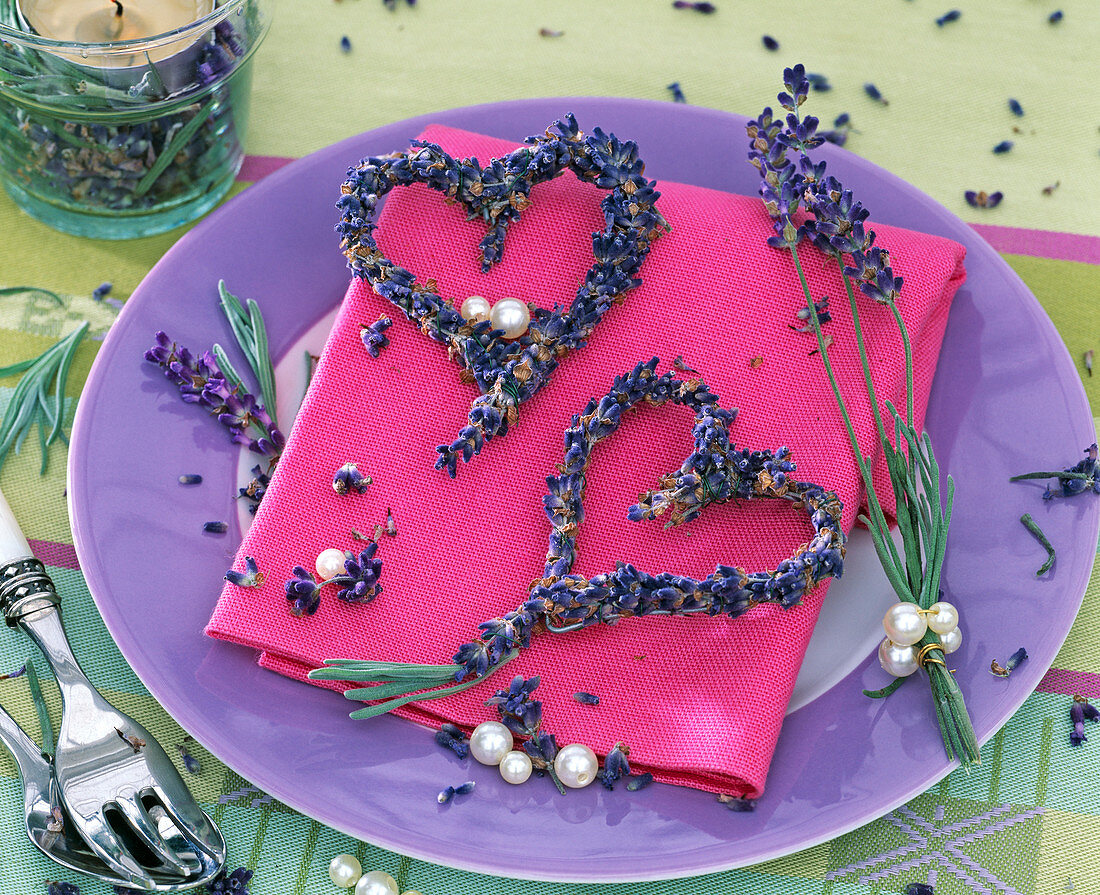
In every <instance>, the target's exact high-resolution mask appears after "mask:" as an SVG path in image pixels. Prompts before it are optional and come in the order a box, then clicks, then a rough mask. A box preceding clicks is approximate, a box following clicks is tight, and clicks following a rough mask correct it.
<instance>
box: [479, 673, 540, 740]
mask: <svg viewBox="0 0 1100 895" xmlns="http://www.w3.org/2000/svg"><path fill="white" fill-rule="evenodd" d="M538 685H539V678H538V675H535V676H534V677H532V678H529V679H527V680H525V679H524V678H523V676H522V675H516V676H515V677H514V678H512V683H511V684H510V685H509V687H508V689H507V690H497V692H496V695H494V696H491V697H489V698H488V699H487V700H485V705H491V706H496V708H497V711H498V712H499V713H500V720H501V721H502V722H503V723H504V726H505V727H507V728H508V729H509V730H510V731H512V733H515V734H519V735H520V736H532V735H533V734H535V733H537V732H538V729H539V725H540V724H542V703H541V702H539V701H538V700H537V699H535V698H534V696H533V695H532V694H533V693H534V691H535V688H536V687H538Z"/></svg>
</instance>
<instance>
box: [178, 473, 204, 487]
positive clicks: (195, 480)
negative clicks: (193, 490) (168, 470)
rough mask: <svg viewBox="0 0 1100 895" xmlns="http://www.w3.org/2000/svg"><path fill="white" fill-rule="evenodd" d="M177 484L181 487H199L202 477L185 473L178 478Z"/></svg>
mask: <svg viewBox="0 0 1100 895" xmlns="http://www.w3.org/2000/svg"><path fill="white" fill-rule="evenodd" d="M179 482H180V484H181V485H201V484H202V476H201V475H198V474H197V473H187V474H185V475H181V476H180V478H179Z"/></svg>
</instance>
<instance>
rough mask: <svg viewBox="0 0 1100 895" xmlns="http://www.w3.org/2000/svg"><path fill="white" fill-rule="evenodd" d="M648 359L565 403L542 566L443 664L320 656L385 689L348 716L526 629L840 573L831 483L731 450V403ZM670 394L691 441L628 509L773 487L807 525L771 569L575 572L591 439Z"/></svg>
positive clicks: (756, 599) (472, 662)
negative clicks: (517, 599) (512, 603)
mask: <svg viewBox="0 0 1100 895" xmlns="http://www.w3.org/2000/svg"><path fill="white" fill-rule="evenodd" d="M657 363H658V361H657V358H653V359H651V360H650V361H648V362H647V363H644V364H639V365H638V366H636V367H635V368H634V369H633V370H632V371H631V372H630V373H628V374H625V375H622V376H617V377H616V378H615V380H614V383H613V385H612V387H611V389H610V391H609V392H608V393H607V394H606V395H604V396H603V397H602V398H600V399H599V400H596V399H593V400H591V401H589V403H588V405H587V406H586V407H585V409H584V411H583V412H582V413H579V414H574V416H573V418H572V420H571V424H570V427H569V428H568V429H567V430H566V432H565V457H564V460H563V462H562V463H561V464H560V465H559V467H558V474H557V475H551V476H549V477H548V478H547V479H546V483H547V485H548V486H549V493H547V494H546V496H545V497H544V498H543V504H544V509H545V511H546V515H547V518H548V519H549V520H550V525H551V530H550V543H549V549H548V551H547V554H546V565H545V568H544V569H543V577H542V578H540V579H538V580H536V581H535V582H534V583H533V584H532V585H531V588H530V592H529V594H528V597H527V599H526V600H525V601H524V603H523V604H522V605H521V606H520V607H519V608H517V609H515V610H513V611H511V612H509V613H507V614H506V615H505V616H503V617H502V618H494V619H491V620H489V621H487V622H482V623H481V624H480V625H479V626H478V627H479V631H480V633H479V635H478V637H477V639H476V640H473V641H470V642H469V643H464V644H462V645H461V646H460V647H459V649H458V652H457V653H456V654H455V656H454V661H453V662H452V663H451V664H448V665H411V664H403V663H394V662H372V661H361V660H349V659H329V660H326V661H325V667H323V668H318V669H314V670H313V671H311V672H310V674H309V677H310V678H312V679H314V680H339V681H357V682H367V683H371V684H373V686H370V687H359V688H353V689H350V690H347V691H346V692H345V696H347V697H348V698H349V699H357V700H382V701H380V702H377V703H376V704H374V705H369V706H366V707H365V708H362V709H359V710H357V711H355V712H352V713H351V717H352V718H370V717H374V716H375V715H380V714H384V713H385V712H388V711H391V710H393V709H395V708H398V707H400V706H402V705H406V704H408V703H410V702H415V701H422V700H427V699H437V698H439V697H442V696H446V695H448V694H450V693H455V692H458V691H460V690H464V689H466V688H467V687H470V686H473V685H474V684H477V683H479V682H480V681H481V680H483V679H484V678H485V677H487V676H488V675H489V674H491V673H492V672H493V671H495V670H496V669H497V668H499V667H500V666H502V665H503V664H504V663H506V662H508V661H510V660H511V659H513V658H515V656H516V655H518V653H519V650H520V649H523V648H526V647H528V646H529V645H530V642H531V637H532V635H534V634H536V633H538V632H540V631H546V632H551V633H566V632H569V631H575V630H578V629H580V628H585V627H588V626H590V625H594V624H598V623H602V624H608V625H610V624H614V623H615V622H616V621H618V620H619V619H620V618H630V617H635V616H637V617H641V616H649V615H688V614H691V613H706V614H707V615H712V616H717V615H726V616H728V617H730V618H737V617H738V616H740V615H743V614H744V613H745V612H748V611H749V610H750V609H752V608H753V607H754V606H758V605H760V604H763V603H773V604H777V605H779V606H782V607H785V608H789V607H791V606H794V605H797V604H798V603H799V602H801V600H802V597H803V595H804V594H806V593H807V592H808V591H809V590H810V589H811V588H813V587H814V586H815V585H816V584H817V583H818V582H820V581H822V580H823V579H825V578H830V577H836V578H839V577H840V574H841V571H842V570H843V562H844V551H845V542H844V531H843V529H842V528H841V524H840V518H841V511H842V506H841V502H840V500H839V498H838V497H837V495H836V494H835V493H834V492H831V491H826V490H825V489H824V488H822V487H821V486H820V485H816V484H813V483H812V482H800V481H796V480H795V479H793V478H792V477H791V475H790V473H792V472H794V471H795V464H794V463H793V462H792V461H791V459H790V451H789V450H788V449H787V448H780V449H778V450H776V451H774V452H773V451H750V450H743V449H742V450H739V449H738V448H737V447H736V446H735V445H734V444H733V443H732V442H731V441H730V433H729V428H730V425H731V424H732V423H733V421H734V419H735V417H736V410H727V409H725V408H722V407H720V406H719V404H718V396H717V395H715V394H713V393H712V392H710V391H709V390H708V389H707V387H706V385H705V384H704V383H703V381H702V380H701V379H697V378H696V379H684V380H681V379H676V378H675V377H674V375H673V373H672V372H666V373H663V374H661V375H658V374H657V372H656V368H657ZM670 401H671V402H672V403H674V404H678V405H682V406H685V407H689V408H691V409H692V410H694V412H695V422H694V425H693V427H692V437H693V439H694V449H693V450H692V452H691V454H690V455H689V456H688V457H687V459H686V460H684V462H683V464H682V465H681V466H680V468H679V469H678V470H676V471H675V472H672V473H669V474H668V475H666V476H664V477H662V478H661V479H660V481H659V482H658V485H659V487H658V488H657V489H654V490H651V491H647V492H645V493H644V494H642V495H641V496H640V497H639V498H638V503H637V504H635V505H634V506H632V507H630V508H629V510H628V511H627V516H628V518H630V519H631V520H633V521H640V520H656V519H659V518H660V517H662V516H666V517H667V519H668V522H667V524H666V528H667V527H671V526H675V525H680V524H682V523H684V522H688V521H690V520H692V519H694V518H696V517H697V516H698V515H699V514H700V513H701V512H703V510H704V509H706V507H708V506H710V505H711V504H716V503H725V502H727V501H730V500H754V499H757V498H772V499H780V500H785V501H788V502H789V503H790V504H791V505H792V506H794V507H796V508H798V509H801V510H803V511H804V512H805V513H806V514H807V516H808V518H809V521H810V524H811V526H812V527H813V529H814V535H813V537H812V538H811V539H810V541H809V543H808V544H806V545H805V546H803V547H802V548H800V549H799V550H798V551H797V552H796V554H795V555H794V556H792V557H791V558H789V559H786V560H784V561H783V562H781V563H779V565H778V566H777V567H776V568H775V569H774V570H765V571H761V572H751V573H749V572H745V571H744V570H742V569H739V568H733V567H730V566H723V565H719V566H718V567H717V568H716V569H715V570H714V572H713V573H711V574H710V575H708V576H707V577H706V578H703V579H702V580H696V579H694V578H690V577H688V576H684V575H675V574H672V573H669V572H660V573H658V574H656V575H651V574H648V573H646V572H643V571H641V570H639V569H637V568H635V567H634V566H632V565H630V564H627V563H619V564H618V566H617V567H616V568H615V570H614V571H612V572H607V573H603V574H599V575H595V576H593V577H592V578H584V577H583V576H581V575H575V574H572V571H571V570H572V567H573V563H574V560H575V559H576V555H577V552H576V541H577V533H578V531H579V528H580V525H581V523H582V522H583V521H584V490H585V482H586V475H587V471H588V465H589V462H590V460H591V456H592V450H593V448H594V447H595V446H596V445H597V444H598V443H599V442H600V441H602V440H603V439H605V438H607V437H608V436H610V435H611V434H613V433H614V432H615V431H616V430H618V428H619V425H620V423H621V422H622V416H623V414H624V413H625V412H626V411H627V410H630V409H631V408H633V407H635V406H636V405H638V404H648V405H651V406H660V405H663V404H667V403H668V402H670ZM454 681H457V682H458V683H452V682H454ZM444 684H450V685H449V686H443V685H444ZM433 688H435V689H433Z"/></svg>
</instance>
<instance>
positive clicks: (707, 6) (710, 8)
mask: <svg viewBox="0 0 1100 895" xmlns="http://www.w3.org/2000/svg"><path fill="white" fill-rule="evenodd" d="M672 8H673V9H693V10H695V12H701V13H703V14H705V15H710V14H711V13H712V12H714V11H715V10H717V9H718V7H717V6H715V5H714V4H713V3H692V2H690V0H674V2H673V4H672Z"/></svg>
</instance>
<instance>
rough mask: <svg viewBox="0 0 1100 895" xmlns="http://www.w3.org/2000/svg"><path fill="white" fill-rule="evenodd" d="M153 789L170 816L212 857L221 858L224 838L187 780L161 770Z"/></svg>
mask: <svg viewBox="0 0 1100 895" xmlns="http://www.w3.org/2000/svg"><path fill="white" fill-rule="evenodd" d="M153 793H154V794H155V795H156V797H157V798H158V799H159V800H160V803H161V804H162V805H163V806H164V810H165V811H167V812H168V816H169V817H170V818H171V819H172V821H173V822H174V823H175V825H176V826H177V827H178V828H179V830H180V832H181V833H183V834H184V835H185V836H186V837H187V838H188V839H190V840H191V842H192V843H193V844H194V845H195V846H196V847H197V848H199V849H200V850H201V851H204V852H206V853H207V854H208V855H210V856H211V857H218V855H219V854H221V857H222V859H224V857H225V855H224V854H222V851H223V849H224V846H225V840H224V838H223V837H222V835H221V834H220V833H219V832H218V830H217V828H216V827H215V826H214V825H213V824H212V823H211V822H210V818H208V817H207V816H206V814H205V813H204V812H203V810H202V808H200V807H199V803H198V802H196V801H195V798H194V796H192V795H191V791H190V790H189V789H188V788H187V784H186V783H184V782H183V779H182V778H181V777H180V776H179V775H178V774H176V775H169V774H162V775H159V776H158V777H157V779H156V780H155V781H154V782H153Z"/></svg>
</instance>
